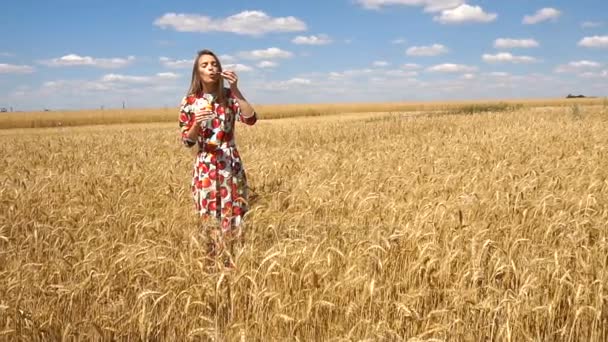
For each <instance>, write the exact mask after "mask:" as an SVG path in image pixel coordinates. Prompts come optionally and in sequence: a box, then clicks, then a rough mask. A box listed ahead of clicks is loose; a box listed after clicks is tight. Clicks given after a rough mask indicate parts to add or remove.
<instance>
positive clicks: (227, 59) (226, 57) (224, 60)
mask: <svg viewBox="0 0 608 342" xmlns="http://www.w3.org/2000/svg"><path fill="white" fill-rule="evenodd" d="M218 58H219V59H220V62H222V64H223V63H236V58H235V57H234V56H231V55H220V56H218Z"/></svg>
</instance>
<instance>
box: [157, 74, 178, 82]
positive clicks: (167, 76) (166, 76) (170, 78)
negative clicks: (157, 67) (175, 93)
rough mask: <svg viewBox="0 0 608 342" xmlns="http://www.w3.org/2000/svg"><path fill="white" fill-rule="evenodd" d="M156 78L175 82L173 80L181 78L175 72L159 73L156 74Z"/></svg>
mask: <svg viewBox="0 0 608 342" xmlns="http://www.w3.org/2000/svg"><path fill="white" fill-rule="evenodd" d="M156 76H157V77H158V78H162V79H166V80H173V79H178V78H180V74H176V73H174V72H159V73H158V74H156Z"/></svg>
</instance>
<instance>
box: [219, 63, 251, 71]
mask: <svg viewBox="0 0 608 342" xmlns="http://www.w3.org/2000/svg"><path fill="white" fill-rule="evenodd" d="M223 69H224V70H232V71H236V72H249V71H253V68H252V67H250V66H248V65H245V64H239V63H234V64H226V65H223Z"/></svg>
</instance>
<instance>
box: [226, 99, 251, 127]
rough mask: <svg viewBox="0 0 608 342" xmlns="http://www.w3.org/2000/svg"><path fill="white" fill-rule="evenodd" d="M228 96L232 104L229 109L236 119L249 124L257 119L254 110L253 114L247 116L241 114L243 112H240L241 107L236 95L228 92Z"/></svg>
mask: <svg viewBox="0 0 608 342" xmlns="http://www.w3.org/2000/svg"><path fill="white" fill-rule="evenodd" d="M229 97H230V102H231V106H232V108H231V109H232V112H233V113H234V115H235V116H236V121H238V122H242V123H244V124H246V125H250V126H251V125H253V124H255V123H256V122H257V121H258V115H257V113H256V112H253V116H251V117H249V118H247V117H245V116H243V114H242V113H241V107H240V106H239V101H237V100H236V97H235V96H234V95H233V94H232V92H229Z"/></svg>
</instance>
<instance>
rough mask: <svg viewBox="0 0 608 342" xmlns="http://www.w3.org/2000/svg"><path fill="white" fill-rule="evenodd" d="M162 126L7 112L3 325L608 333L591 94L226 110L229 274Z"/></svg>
mask: <svg viewBox="0 0 608 342" xmlns="http://www.w3.org/2000/svg"><path fill="white" fill-rule="evenodd" d="M177 130H178V129H177V115H176V118H175V122H169V123H147V124H131V125H126V124H125V125H97V126H84V127H62V128H46V129H11V130H0V149H1V151H2V159H1V165H0V166H1V170H2V171H1V172H0V187H1V189H0V196H1V201H0V339H3V340H11V341H12V340H24V341H30V340H33V341H58V340H63V341H73V340H121V341H122V340H130V341H139V340H142V341H154V340H158V341H207V340H208V341H606V340H608V265H607V264H608V240H607V239H608V111H606V108H605V107H602V106H599V105H594V106H583V107H580V108H579V107H572V108H570V107H538V108H519V109H514V110H509V111H501V112H484V113H477V114H473V115H464V114H458V113H445V114H444V115H424V113H402V112H393V113H376V114H352V115H333V116H332V115H328V116H323V117H313V118H305V117H303V118H290V119H283V120H261V121H259V122H258V123H257V124H256V125H255V126H252V127H248V126H244V125H240V126H238V127H237V142H238V144H239V148H240V152H241V155H242V157H243V161H244V163H245V168H246V170H247V175H248V178H249V182H250V184H249V185H250V187H251V190H250V191H251V192H250V195H251V198H250V202H251V203H250V205H251V211H250V212H248V214H247V216H246V220H247V225H246V236H245V241H244V244H243V246H242V247H241V248H240V249H238V251H237V254H236V262H237V265H238V269H237V270H233V271H228V270H224V269H223V268H221V267H209V263H208V262H207V261H206V260H205V255H204V243H203V242H204V240H205V238H204V236H202V234H201V230H200V227H199V225H198V221H197V219H196V216H195V213H194V207H193V202H192V199H191V196H190V188H189V186H190V176H191V164H192V161H193V160H192V158H193V157H192V155H191V154H190V153H189V152H188V151H187V150H186V149H185V148H183V147H182V146H181V144H180V142H179V139H178V133H177Z"/></svg>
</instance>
